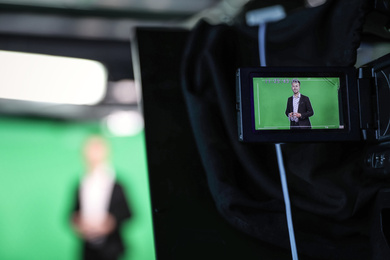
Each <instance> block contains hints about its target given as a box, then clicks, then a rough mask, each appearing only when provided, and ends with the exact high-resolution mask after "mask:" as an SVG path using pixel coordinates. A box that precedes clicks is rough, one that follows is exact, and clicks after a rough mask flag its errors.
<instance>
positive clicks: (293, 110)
mask: <svg viewBox="0 0 390 260" xmlns="http://www.w3.org/2000/svg"><path fill="white" fill-rule="evenodd" d="M291 89H292V91H293V93H294V94H293V95H292V96H291V97H289V98H288V100H287V108H286V116H287V117H288V119H289V120H290V129H311V124H310V119H309V117H311V116H312V115H313V114H314V112H313V108H312V106H311V103H310V99H309V98H308V97H307V96H304V95H302V94H301V93H300V92H299V91H300V89H301V82H300V81H299V80H297V79H293V80H292V83H291Z"/></svg>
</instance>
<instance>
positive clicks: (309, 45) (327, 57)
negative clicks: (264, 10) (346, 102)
mask: <svg viewBox="0 0 390 260" xmlns="http://www.w3.org/2000/svg"><path fill="white" fill-rule="evenodd" d="M292 2H295V3H298V2H297V1H251V2H249V3H248V4H247V6H246V7H245V8H244V11H243V13H242V14H240V15H238V16H237V17H236V19H235V21H234V23H233V24H231V25H226V24H219V25H211V24H209V23H207V22H205V21H200V22H199V23H198V24H197V26H196V27H195V28H194V29H193V30H192V31H191V34H190V37H189V40H188V43H187V48H186V51H185V55H184V58H183V64H182V86H183V93H184V97H185V102H186V105H187V109H188V115H189V118H190V122H191V127H192V129H193V134H194V137H195V140H196V143H197V149H198V152H199V154H200V157H201V159H202V163H203V166H204V169H205V174H206V176H207V181H208V186H209V189H210V192H211V194H212V197H213V199H214V202H215V204H216V206H217V208H218V211H219V213H220V214H221V215H222V216H223V217H224V218H225V219H226V220H227V221H228V222H229V223H231V225H232V226H234V227H235V228H236V229H238V230H240V231H242V232H244V233H247V234H250V235H251V236H253V237H255V238H258V239H259V240H262V241H266V242H269V243H271V244H274V245H277V246H280V247H284V248H289V246H290V245H289V236H288V231H287V221H286V215H285V209H284V201H283V194H282V189H281V184H280V178H279V172H278V166H277V162H276V153H275V148H274V145H273V144H250V143H241V142H239V141H238V137H237V121H236V120H237V118H236V110H235V102H236V101H235V72H236V70H237V68H239V67H255V66H259V65H260V62H259V51H258V34H257V33H258V29H257V27H248V26H247V25H246V24H245V21H244V13H245V11H246V10H250V9H255V8H261V7H263V6H266V5H269V4H271V3H272V5H274V4H282V5H285V7H286V11H287V17H286V18H285V19H283V20H281V21H278V22H274V23H270V24H268V25H267V33H266V54H267V64H268V66H353V65H354V64H355V61H356V50H357V48H358V47H359V44H360V37H361V30H362V26H363V23H364V18H365V14H366V11H367V2H368V1H365V0H343V1H337V0H328V1H327V2H326V3H325V4H323V5H321V6H318V7H315V8H305V7H304V6H303V5H302V4H300V2H299V4H296V6H294V5H293V4H292ZM365 149H366V144H364V143H362V142H356V143H298V144H284V145H282V151H283V156H284V160H285V167H286V171H287V180H288V185H289V192H290V199H291V204H292V214H293V222H294V229H295V236H296V240H297V248H298V253H302V254H305V255H307V256H309V257H311V258H313V259H353V260H356V259H365V260H366V259H370V258H371V257H370V256H371V255H372V252H371V251H372V250H371V246H370V234H369V233H370V231H369V230H370V223H371V213H372V207H373V203H374V200H375V195H376V193H377V192H378V190H379V189H381V188H383V187H388V182H386V181H383V180H378V179H376V178H374V177H370V176H368V175H367V174H365V172H364V171H363V168H362V165H361V164H362V160H363V159H362V158H363V155H364V154H363V153H364V152H363V151H365Z"/></svg>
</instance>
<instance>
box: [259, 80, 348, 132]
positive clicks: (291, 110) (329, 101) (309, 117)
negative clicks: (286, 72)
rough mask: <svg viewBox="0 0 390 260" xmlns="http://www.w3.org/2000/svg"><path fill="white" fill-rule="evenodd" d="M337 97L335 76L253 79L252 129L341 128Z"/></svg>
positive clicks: (339, 97) (342, 126)
mask: <svg viewBox="0 0 390 260" xmlns="http://www.w3.org/2000/svg"><path fill="white" fill-rule="evenodd" d="M294 92H295V93H294ZM341 97H342V95H341V93H340V78H339V77H304V76H301V77H299V78H298V77H296V78H292V77H253V112H254V113H253V117H254V118H253V119H254V128H255V130H298V129H301V130H314V129H343V128H344V121H343V113H342V110H343V106H342V98H341ZM295 115H296V116H295Z"/></svg>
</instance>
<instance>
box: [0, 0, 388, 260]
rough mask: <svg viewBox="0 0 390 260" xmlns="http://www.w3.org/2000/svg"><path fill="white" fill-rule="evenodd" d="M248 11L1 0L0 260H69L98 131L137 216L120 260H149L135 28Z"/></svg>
mask: <svg viewBox="0 0 390 260" xmlns="http://www.w3.org/2000/svg"><path fill="white" fill-rule="evenodd" d="M247 2H248V0H197V1H193V0H56V1H54V0H9V1H4V0H0V230H1V232H0V259H5V260H27V259H28V260H45V259H58V260H70V259H77V256H78V255H79V251H80V247H81V241H80V239H79V238H78V237H77V236H76V234H75V233H74V231H73V230H72V229H71V225H70V221H69V218H70V214H71V211H72V207H73V200H74V189H75V187H76V185H77V183H78V182H79V180H80V177H81V176H82V174H83V170H84V164H83V160H82V155H81V147H82V143H83V141H84V139H85V138H86V137H87V136H88V135H89V134H91V133H95V132H101V133H103V135H104V136H105V137H106V138H107V140H108V141H109V143H110V145H111V148H112V163H113V165H114V167H115V169H116V170H117V175H118V178H119V179H120V180H121V181H122V184H123V186H124V188H125V192H126V196H127V198H128V201H129V204H130V207H131V209H132V211H133V217H132V218H131V220H130V221H128V222H127V223H126V224H125V226H124V229H123V230H122V231H123V232H122V234H123V237H124V240H125V243H126V247H127V251H126V254H125V255H124V257H123V259H137V260H139V259H141V260H149V259H150V260H152V259H155V256H156V252H155V244H154V243H155V242H154V237H153V236H154V233H153V224H152V210H151V195H150V189H149V179H148V166H147V158H146V144H145V131H144V118H143V111H142V98H141V97H142V88H141V82H140V81H139V79H140V77H139V75H138V74H140V72H139V67H138V66H137V62H139V61H137V58H136V55H135V54H134V53H133V52H132V50H134V48H132V47H133V46H132V45H133V43H134V41H133V38H134V37H135V31H136V28H140V27H160V28H161V27H164V28H170V27H172V28H183V29H186V30H188V29H190V28H192V27H193V26H194V24H196V22H197V21H199V19H201V18H205V19H207V21H208V22H210V23H214V24H216V23H229V22H230V21H231V19H232V18H233V17H234V16H235V15H236V14H237V13H238V12H239V11H240V9H241V8H242V6H243V5H244V4H245V3H247ZM264 2H272V1H264ZM297 2H302V5H304V4H306V5H307V4H309V6H310V5H311V6H316V5H320V4H322V3H324V2H325V1H323V0H312V1H309V0H307V1H304V0H302V1H297ZM163 33H165V32H163ZM151 35H152V34H151ZM171 37H172V35H171ZM142 40H143V41H147V42H148V44H150V45H153V44H155V45H158V41H157V43H156V41H155V39H153V38H150V39H149V38H148V39H145V38H143V39H142ZM180 40H181V41H183V42H184V40H185V39H184V37H183V38H180ZM141 42H142V41H141ZM375 44H376V48H372V46H373V45H374V43H372V42H369V41H368V42H364V43H363V44H362V47H364V48H361V49H360V50H358V51H359V56H358V61H357V66H358V65H361V64H364V63H365V62H367V61H370V60H372V59H373V58H376V57H379V56H381V55H383V53H385V52H387V51H388V49H389V43H387V42H383V43H379V44H378V43H375ZM148 47H149V46H148ZM162 49H164V48H162ZM144 57H147V55H145V56H144ZM150 62H151V61H150ZM137 75H138V77H137ZM150 76H151V77H153V75H150ZM168 186H169V185H168ZM164 187H165V186H164Z"/></svg>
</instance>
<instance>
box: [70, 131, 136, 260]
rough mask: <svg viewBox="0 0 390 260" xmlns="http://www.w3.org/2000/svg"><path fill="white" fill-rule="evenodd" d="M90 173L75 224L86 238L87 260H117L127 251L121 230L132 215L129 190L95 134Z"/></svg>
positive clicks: (88, 150) (88, 155)
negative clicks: (116, 173) (125, 187)
mask: <svg viewBox="0 0 390 260" xmlns="http://www.w3.org/2000/svg"><path fill="white" fill-rule="evenodd" d="M84 156H85V159H86V166H87V167H86V168H87V169H86V174H85V176H83V178H82V179H81V182H80V184H79V186H78V189H77V193H76V198H75V207H74V209H73V214H72V220H71V221H72V225H73V227H74V229H75V231H76V232H77V233H78V234H79V236H80V237H81V238H82V240H84V246H83V259H85V260H117V259H119V257H120V256H121V255H122V254H123V252H124V249H125V246H124V244H123V241H122V238H121V235H120V229H121V226H122V224H123V223H124V222H125V221H126V220H127V219H129V218H130V216H131V211H130V208H129V206H128V203H127V200H126V196H125V192H124V190H123V188H122V186H121V185H120V184H119V182H118V181H117V180H116V176H115V171H114V169H112V168H111V167H110V165H109V163H108V146H107V143H106V142H105V140H104V139H103V138H101V137H100V136H92V137H90V138H89V139H88V141H87V142H86V144H85V147H84Z"/></svg>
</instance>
